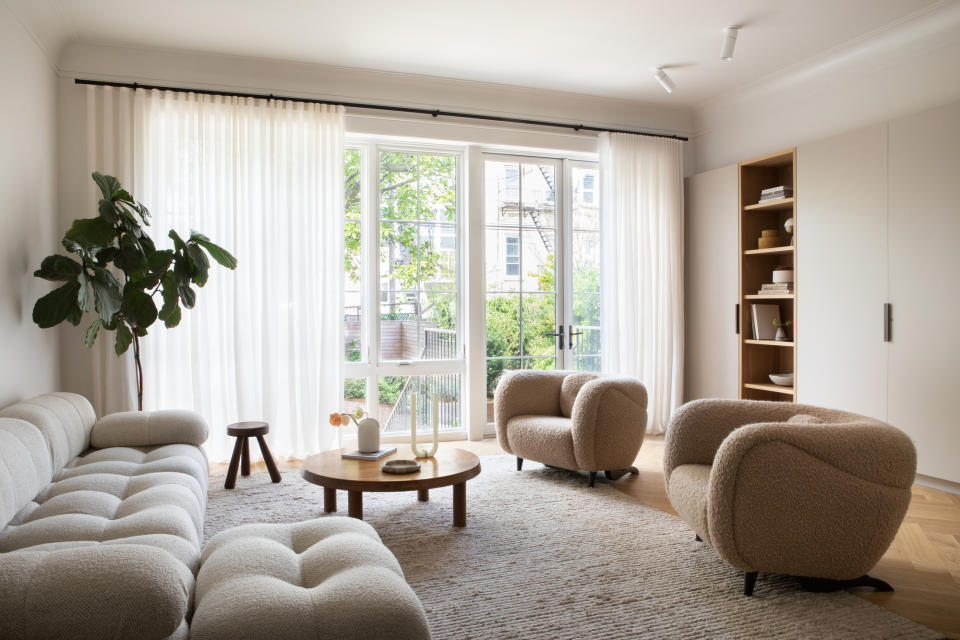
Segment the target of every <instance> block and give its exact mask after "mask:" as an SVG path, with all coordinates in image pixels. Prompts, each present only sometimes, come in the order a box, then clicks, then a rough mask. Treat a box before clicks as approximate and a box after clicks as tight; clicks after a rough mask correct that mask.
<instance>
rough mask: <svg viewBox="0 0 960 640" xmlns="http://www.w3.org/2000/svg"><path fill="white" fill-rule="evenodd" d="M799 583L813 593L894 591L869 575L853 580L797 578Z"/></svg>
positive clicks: (887, 583)
mask: <svg viewBox="0 0 960 640" xmlns="http://www.w3.org/2000/svg"><path fill="white" fill-rule="evenodd" d="M797 582H799V583H800V586H801V587H802V588H803V590H804V591H812V592H813V593H828V592H830V591H840V590H841V589H855V588H857V587H868V588H870V589H875V590H876V591H893V587H891V586H890V583H889V582H885V581H883V580H881V579H880V578H873V577H871V576H868V575H862V576H860V577H859V578H853V579H852V580H830V579H829V578H807V577H803V576H797Z"/></svg>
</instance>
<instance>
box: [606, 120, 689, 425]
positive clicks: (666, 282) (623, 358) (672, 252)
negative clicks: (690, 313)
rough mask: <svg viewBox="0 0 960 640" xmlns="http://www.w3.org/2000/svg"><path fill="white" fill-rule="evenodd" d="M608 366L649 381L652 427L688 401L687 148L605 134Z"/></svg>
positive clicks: (663, 422)
mask: <svg viewBox="0 0 960 640" xmlns="http://www.w3.org/2000/svg"><path fill="white" fill-rule="evenodd" d="M600 171H601V177H602V183H603V191H602V192H601V193H602V196H601V217H602V226H603V228H604V229H605V230H609V232H605V233H604V234H603V236H602V247H603V251H602V252H601V253H602V255H603V258H602V259H603V271H602V273H603V278H602V288H603V295H602V296H601V299H602V305H603V313H602V314H601V316H602V323H603V329H602V335H603V336H604V340H603V368H604V370H605V371H608V372H611V373H617V374H623V375H631V376H635V377H637V378H639V379H640V380H642V381H643V383H644V385H646V387H647V394H648V397H649V400H648V403H649V404H648V409H647V411H648V420H647V431H648V432H649V433H663V432H664V430H665V429H666V426H667V422H668V421H669V420H670V416H671V414H672V413H673V411H674V410H675V409H676V408H677V407H679V406H680V405H681V404H682V402H683V146H682V143H681V142H680V141H679V140H669V139H664V138H653V137H648V136H638V135H631V134H624V133H613V134H610V133H603V134H601V136H600Z"/></svg>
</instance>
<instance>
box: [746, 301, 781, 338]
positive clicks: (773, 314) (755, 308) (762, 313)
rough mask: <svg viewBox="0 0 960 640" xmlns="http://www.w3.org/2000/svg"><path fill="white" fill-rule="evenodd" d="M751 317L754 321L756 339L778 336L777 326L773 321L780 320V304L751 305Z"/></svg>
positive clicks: (754, 336)
mask: <svg viewBox="0 0 960 640" xmlns="http://www.w3.org/2000/svg"><path fill="white" fill-rule="evenodd" d="M750 319H751V320H752V321H753V339H754V340H773V339H775V338H776V337H777V327H776V326H775V325H774V324H773V321H774V320H776V321H777V322H779V321H780V306H779V305H775V304H752V305H750Z"/></svg>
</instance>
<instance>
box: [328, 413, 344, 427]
mask: <svg viewBox="0 0 960 640" xmlns="http://www.w3.org/2000/svg"><path fill="white" fill-rule="evenodd" d="M330 424H331V425H333V426H334V427H339V426H341V425H342V424H343V418H342V417H341V416H340V414H339V413H331V414H330Z"/></svg>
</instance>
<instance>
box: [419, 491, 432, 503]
mask: <svg viewBox="0 0 960 640" xmlns="http://www.w3.org/2000/svg"><path fill="white" fill-rule="evenodd" d="M429 499H430V489H417V500H419V501H420V502H426V501H427V500H429Z"/></svg>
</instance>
